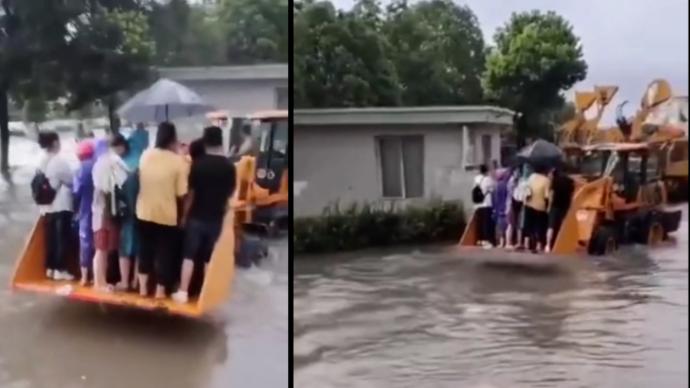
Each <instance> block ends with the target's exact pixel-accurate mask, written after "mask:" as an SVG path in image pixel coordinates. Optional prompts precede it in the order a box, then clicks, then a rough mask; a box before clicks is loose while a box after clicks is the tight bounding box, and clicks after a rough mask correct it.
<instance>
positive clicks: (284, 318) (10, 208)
mask: <svg viewBox="0 0 690 388" xmlns="http://www.w3.org/2000/svg"><path fill="white" fill-rule="evenodd" d="M67 140H69V139H67ZM12 142H13V148H12V152H13V154H12V155H14V156H13V163H12V165H13V166H14V167H15V168H14V173H13V181H14V183H15V185H14V186H12V185H6V184H4V183H0V229H1V230H2V237H0V252H2V253H3V255H2V257H0V285H2V286H0V387H2V388H24V387H37V388H44V387H45V388H48V387H49V388H53V387H55V388H62V387H70V388H71V387H84V388H87V387H88V388H101V387H103V388H111V387H112V388H121V387H132V388H139V387H141V388H155V387H159V386H165V387H171V388H178V387H179V388H191V387H194V388H197V387H200V388H201V387H210V388H216V387H217V388H220V387H223V388H225V387H228V386H232V387H249V386H251V387H256V388H264V387H270V388H272V387H283V386H285V384H286V383H285V382H286V381H287V380H288V365H287V357H288V339H289V337H288V280H289V279H288V257H287V241H279V242H276V243H275V244H274V245H273V246H271V248H270V253H271V254H270V258H269V259H268V260H267V261H266V262H264V263H263V264H262V268H261V269H257V268H253V269H251V270H249V271H241V272H239V273H238V274H237V276H236V277H235V284H234V286H233V291H232V293H233V295H232V297H231V299H230V300H229V301H228V303H226V304H225V305H224V306H222V308H221V309H220V311H217V312H215V313H214V314H212V315H211V316H209V317H207V318H205V319H203V320H189V319H181V318H176V317H169V316H163V315H155V314H146V313H142V312H138V311H133V310H129V309H121V308H113V307H109V306H108V307H106V306H98V305H92V304H81V303H74V302H68V301H65V300H63V299H60V298H51V297H47V296H40V295H33V294H24V293H17V294H12V293H11V292H10V291H9V290H8V289H7V288H6V286H5V285H7V284H9V281H10V276H11V271H12V268H13V265H14V260H15V257H16V255H17V254H18V252H19V251H20V249H21V247H22V245H23V243H24V241H25V239H26V233H27V232H28V230H29V228H30V227H31V226H32V224H33V222H34V221H35V218H36V211H35V209H34V206H32V204H31V203H30V200H29V193H28V188H27V184H28V181H29V179H30V178H31V176H32V174H33V171H34V169H35V166H36V165H37V163H38V162H37V160H36V159H37V158H36V154H35V153H34V154H33V155H31V154H29V155H27V154H24V153H21V152H19V151H18V150H20V151H21V150H23V151H27V150H34V152H35V151H36V149H34V148H32V147H33V144H32V143H31V142H30V141H28V140H27V139H15V138H13V139H12ZM68 147H70V143H69V142H68V141H66V140H65V139H63V148H66V149H67V151H66V152H69V148H68ZM0 182H2V181H1V180H0Z"/></svg>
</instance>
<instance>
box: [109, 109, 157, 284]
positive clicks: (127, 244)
mask: <svg viewBox="0 0 690 388" xmlns="http://www.w3.org/2000/svg"><path fill="white" fill-rule="evenodd" d="M127 144H128V146H129V147H128V148H129V149H128V151H127V154H126V155H125V156H124V157H123V161H124V162H125V165H126V166H127V169H128V172H127V179H126V180H125V183H124V185H123V186H122V188H123V191H124V194H125V200H126V201H127V208H128V209H129V213H128V214H127V217H126V218H125V219H123V220H122V225H121V229H120V247H119V253H120V274H121V275H122V278H121V279H120V283H119V284H118V285H117V288H118V289H119V290H121V291H126V290H129V289H132V288H134V289H136V288H137V283H138V282H137V271H136V260H137V256H139V239H138V238H137V237H138V236H137V233H136V216H135V214H136V213H135V212H136V202H137V195H138V194H139V174H138V170H139V160H141V155H142V154H143V153H144V151H146V149H147V148H148V147H149V133H148V132H147V131H146V129H145V128H144V126H143V124H141V123H140V124H139V125H137V129H136V130H135V131H134V132H132V134H131V135H130V136H129V138H128V139H127ZM132 269H134V276H130V273H132ZM130 279H131V280H132V281H131V282H130Z"/></svg>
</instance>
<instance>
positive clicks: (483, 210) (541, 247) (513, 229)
mask: <svg viewBox="0 0 690 388" xmlns="http://www.w3.org/2000/svg"><path fill="white" fill-rule="evenodd" d="M574 190H575V182H574V181H573V179H572V178H570V177H569V176H568V175H567V174H566V173H565V172H564V171H563V170H562V169H561V168H560V166H556V167H545V166H540V165H531V164H529V163H520V164H519V165H517V166H514V167H512V168H504V169H499V168H497V166H495V165H494V166H493V168H492V169H491V171H490V170H489V168H488V167H487V166H486V165H481V166H480V167H479V174H478V175H477V176H476V177H475V180H474V186H473V189H472V200H473V202H474V207H475V215H476V219H477V242H478V244H479V245H480V246H482V247H484V248H485V249H491V248H494V247H500V248H506V249H511V250H512V249H517V250H522V249H529V250H530V251H532V252H535V253H541V252H545V253H548V252H550V251H551V249H553V245H554V243H555V240H556V236H558V232H559V231H560V228H561V224H562V223H563V220H564V218H565V216H566V214H567V212H568V209H569V208H570V203H571V199H572V196H573V192H574Z"/></svg>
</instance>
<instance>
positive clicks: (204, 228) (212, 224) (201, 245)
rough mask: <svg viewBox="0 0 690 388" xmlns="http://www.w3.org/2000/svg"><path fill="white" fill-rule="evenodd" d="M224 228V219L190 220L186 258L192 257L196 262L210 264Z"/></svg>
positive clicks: (185, 241) (186, 238) (185, 240)
mask: <svg viewBox="0 0 690 388" xmlns="http://www.w3.org/2000/svg"><path fill="white" fill-rule="evenodd" d="M222 230H223V220H220V221H201V220H195V219H191V220H189V222H187V229H186V230H185V239H184V258H185V259H192V260H194V262H195V263H196V264H208V262H209V260H211V255H213V249H214V248H215V246H216V241H218V237H219V236H220V232H221V231H222Z"/></svg>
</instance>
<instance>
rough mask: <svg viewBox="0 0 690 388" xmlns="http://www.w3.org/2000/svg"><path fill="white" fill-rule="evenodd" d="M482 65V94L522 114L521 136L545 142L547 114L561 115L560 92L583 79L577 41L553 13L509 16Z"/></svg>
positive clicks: (580, 52)
mask: <svg viewBox="0 0 690 388" xmlns="http://www.w3.org/2000/svg"><path fill="white" fill-rule="evenodd" d="M494 41H495V44H496V46H495V47H494V48H493V49H492V50H491V52H490V54H489V55H488V58H487V61H486V70H485V72H484V75H483V85H484V89H485V92H486V93H487V95H488V97H489V98H490V99H491V100H492V101H496V102H497V103H500V104H502V105H504V106H506V107H508V108H512V109H514V110H516V111H517V112H519V113H520V115H521V116H520V118H519V120H518V122H517V130H518V134H519V135H521V136H523V137H524V136H531V135H541V136H548V135H549V130H550V129H551V128H550V126H549V124H548V118H549V117H550V116H552V114H551V113H550V111H554V110H560V109H561V107H562V105H563V103H564V99H563V97H562V95H561V92H563V91H564V90H567V89H569V88H570V87H572V86H573V85H574V84H575V83H576V82H578V81H581V80H583V79H584V78H585V76H586V75H587V64H586V63H585V61H584V59H583V56H582V47H581V45H580V40H579V38H578V37H577V36H575V34H574V33H573V30H572V27H571V25H570V24H569V23H568V22H567V21H566V20H565V19H563V18H562V17H561V16H559V15H557V14H555V13H554V12H547V13H541V12H539V11H532V12H526V13H519V14H513V15H512V17H511V19H510V21H508V23H506V25H504V26H503V27H501V28H499V29H498V31H497V32H496V34H495V35H494Z"/></svg>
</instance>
